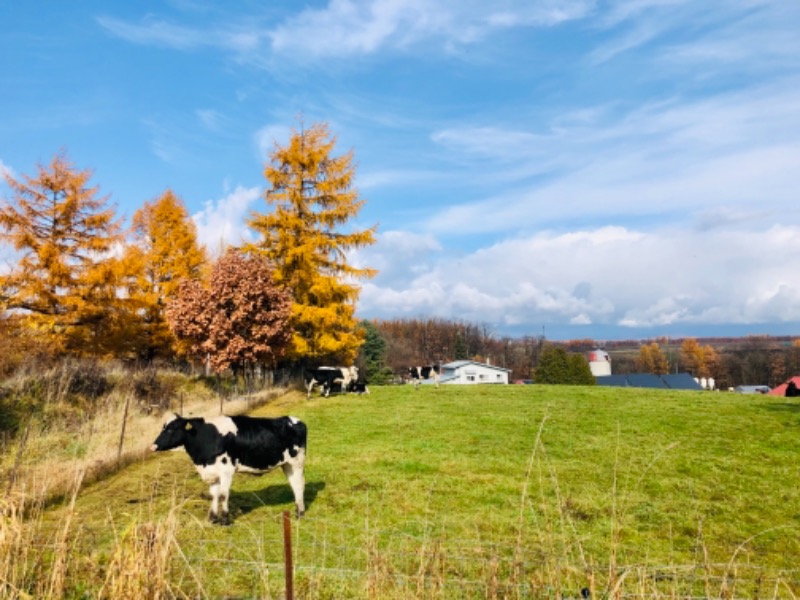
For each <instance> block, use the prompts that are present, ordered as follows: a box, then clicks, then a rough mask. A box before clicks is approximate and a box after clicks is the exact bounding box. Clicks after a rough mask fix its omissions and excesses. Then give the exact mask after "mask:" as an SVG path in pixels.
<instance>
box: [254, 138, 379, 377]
mask: <svg viewBox="0 0 800 600" xmlns="http://www.w3.org/2000/svg"><path fill="white" fill-rule="evenodd" d="M335 145H336V139H335V138H334V137H333V136H332V135H331V134H330V132H329V130H328V126H327V124H325V123H317V124H314V125H312V126H311V127H310V128H309V129H305V130H302V131H299V132H298V131H294V132H293V134H292V136H291V139H290V140H289V143H288V145H286V146H279V145H277V144H276V146H275V149H274V151H273V152H272V153H271V155H270V158H271V162H270V163H269V164H268V165H267V166H266V168H265V171H264V174H265V176H266V178H267V180H268V182H269V188H268V189H267V193H266V201H267V204H268V205H269V207H270V208H271V209H272V210H271V211H270V212H268V213H266V214H259V213H253V214H252V216H251V219H250V220H249V223H248V224H249V225H250V227H251V228H252V229H253V230H255V231H256V232H257V233H258V234H260V236H261V240H260V241H258V242H256V243H254V244H251V245H249V246H247V250H248V251H249V252H253V253H256V254H260V255H263V256H266V257H267V258H268V259H269V261H270V263H271V264H272V265H274V268H275V279H276V281H277V282H278V283H279V284H280V285H283V286H285V287H286V288H287V289H289V290H290V291H291V293H292V296H293V298H294V304H293V306H292V316H291V325H292V330H293V332H294V333H293V338H292V344H291V348H290V350H289V355H288V358H289V359H290V360H295V361H308V362H325V361H331V362H333V361H342V362H346V363H350V362H351V361H353V360H354V359H355V356H356V353H357V352H358V349H359V347H360V346H361V343H362V341H363V332H362V331H361V329H360V328H359V327H358V323H357V321H356V319H355V303H356V301H357V299H358V293H359V287H358V286H357V285H355V284H354V283H353V280H354V279H358V278H365V277H371V276H373V275H374V274H375V271H374V270H372V269H368V268H357V267H355V266H353V265H352V264H350V263H349V262H348V257H347V252H348V251H349V250H352V249H355V248H359V247H363V246H367V245H370V244H372V243H374V241H375V239H374V233H375V232H374V228H371V229H365V230H355V229H352V228H347V227H346V225H347V223H348V221H350V220H351V219H352V218H353V217H355V216H356V215H357V214H358V212H359V211H360V209H361V207H362V206H363V204H364V201H363V200H361V199H360V198H359V195H358V192H357V191H356V189H355V188H354V187H353V180H354V177H355V169H354V166H353V154H352V152H348V153H346V154H343V155H340V156H334V155H333V151H334V146H335Z"/></svg>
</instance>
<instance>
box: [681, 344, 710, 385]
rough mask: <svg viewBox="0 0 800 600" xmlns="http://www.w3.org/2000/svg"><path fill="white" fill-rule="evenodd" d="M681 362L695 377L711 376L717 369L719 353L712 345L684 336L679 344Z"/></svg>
mask: <svg viewBox="0 0 800 600" xmlns="http://www.w3.org/2000/svg"><path fill="white" fill-rule="evenodd" d="M681 364H682V365H683V366H684V367H685V368H686V369H687V370H688V371H689V372H690V373H691V374H692V375H694V376H695V377H712V376H714V375H715V374H717V371H718V370H719V355H718V354H717V351H716V350H714V348H713V347H712V346H703V345H701V344H700V342H698V341H697V340H696V339H694V338H686V339H685V340H684V341H683V343H682V344H681Z"/></svg>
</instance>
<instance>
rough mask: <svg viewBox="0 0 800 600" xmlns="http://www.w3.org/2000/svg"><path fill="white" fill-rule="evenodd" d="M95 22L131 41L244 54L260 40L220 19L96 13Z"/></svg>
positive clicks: (252, 31) (256, 32) (255, 32)
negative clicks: (196, 22)
mask: <svg viewBox="0 0 800 600" xmlns="http://www.w3.org/2000/svg"><path fill="white" fill-rule="evenodd" d="M96 21H97V23H98V24H99V25H100V26H101V27H102V28H103V29H105V30H106V31H107V32H108V33H110V34H111V35H114V36H116V37H118V38H121V39H124V40H126V41H128V42H132V43H134V44H141V45H145V46H160V47H164V48H172V49H175V50H182V51H188V50H197V49H200V48H206V47H212V48H221V49H224V50H228V51H233V52H236V53H239V54H246V53H248V52H252V51H254V50H256V49H257V48H258V47H259V45H260V44H261V32H260V31H259V30H258V29H250V28H247V27H246V26H238V25H234V24H232V23H224V24H221V25H217V26H215V27H212V28H195V27H189V26H185V25H175V24H173V23H169V22H167V21H165V20H161V19H157V18H155V17H146V18H145V19H143V20H142V21H141V22H139V23H131V22H128V21H123V20H121V19H117V18H114V17H108V16H99V17H97V18H96Z"/></svg>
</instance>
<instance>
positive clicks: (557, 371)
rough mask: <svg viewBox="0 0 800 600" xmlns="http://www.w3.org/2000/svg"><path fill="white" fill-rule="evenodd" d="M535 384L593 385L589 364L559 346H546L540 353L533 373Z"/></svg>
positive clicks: (576, 354) (579, 355)
mask: <svg viewBox="0 0 800 600" xmlns="http://www.w3.org/2000/svg"><path fill="white" fill-rule="evenodd" d="M534 381H535V382H536V383H549V384H561V385H564V384H566V385H594V384H595V379H594V376H593V375H592V371H591V369H590V368H589V363H588V362H587V361H586V359H585V358H584V357H583V355H582V354H578V353H567V351H566V350H565V349H564V348H562V347H561V346H555V345H548V346H545V348H544V350H543V351H542V356H541V359H540V361H539V366H538V367H536V370H535V373H534Z"/></svg>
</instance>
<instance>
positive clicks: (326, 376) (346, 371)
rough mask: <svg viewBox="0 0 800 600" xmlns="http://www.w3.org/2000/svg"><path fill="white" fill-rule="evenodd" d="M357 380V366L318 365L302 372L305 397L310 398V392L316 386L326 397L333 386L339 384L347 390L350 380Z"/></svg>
mask: <svg viewBox="0 0 800 600" xmlns="http://www.w3.org/2000/svg"><path fill="white" fill-rule="evenodd" d="M355 381H358V367H318V368H316V369H306V370H305V372H304V373H303V382H304V383H305V386H306V398H311V392H312V391H314V387H316V386H318V387H319V388H320V389H321V390H322V395H323V396H325V397H326V398H327V397H328V396H330V395H331V390H332V389H333V388H334V386H336V385H339V386H341V389H342V390H345V391H346V390H347V389H348V387H349V386H350V384H351V383H352V382H355Z"/></svg>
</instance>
